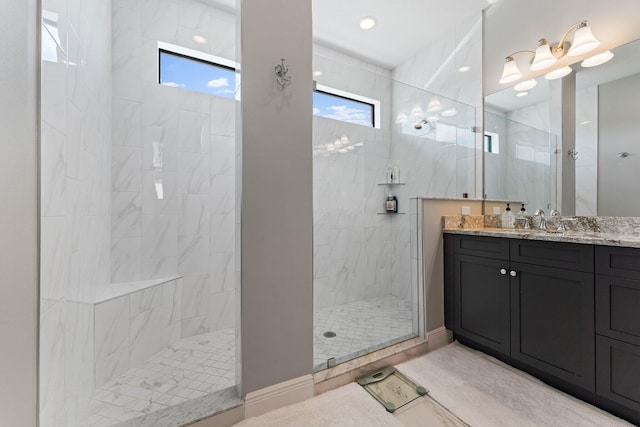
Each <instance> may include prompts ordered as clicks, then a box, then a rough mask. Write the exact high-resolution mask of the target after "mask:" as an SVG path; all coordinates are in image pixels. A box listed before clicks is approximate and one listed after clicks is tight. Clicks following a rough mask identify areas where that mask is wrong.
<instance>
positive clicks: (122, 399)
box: [80, 296, 415, 427]
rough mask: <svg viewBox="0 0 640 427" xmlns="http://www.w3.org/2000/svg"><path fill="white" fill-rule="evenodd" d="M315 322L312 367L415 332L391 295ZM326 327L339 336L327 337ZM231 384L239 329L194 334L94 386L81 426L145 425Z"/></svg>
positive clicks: (322, 314)
mask: <svg viewBox="0 0 640 427" xmlns="http://www.w3.org/2000/svg"><path fill="white" fill-rule="evenodd" d="M314 325H315V326H314V334H313V335H314V362H313V363H314V371H317V370H320V369H324V368H326V365H327V359H329V358H331V357H335V358H336V363H341V362H343V361H346V360H349V359H352V358H355V357H358V356H361V355H364V354H367V353H369V352H372V351H375V350H377V349H380V348H383V347H386V346H388V345H392V344H394V343H396V342H400V341H403V340H405V339H409V338H411V337H413V336H415V333H414V332H413V321H412V309H411V305H410V304H409V303H408V302H406V301H404V300H402V299H400V298H397V297H393V296H386V297H381V298H375V299H370V300H365V301H357V302H354V303H351V304H344V305H340V306H335V307H327V308H325V309H322V310H319V311H318V312H317V313H315V314H314ZM327 331H332V332H335V334H336V336H335V337H333V338H326V337H325V336H324V335H323V334H324V333H325V332H327ZM233 385H235V330H234V329H225V330H222V331H216V332H210V333H205V334H201V335H196V336H193V337H190V338H185V339H182V340H180V341H179V342H177V343H176V344H174V345H172V346H171V347H169V348H166V349H164V350H162V351H161V352H159V353H158V354H156V355H155V356H153V357H151V358H150V359H148V360H146V361H145V362H144V363H143V364H141V365H140V366H137V367H135V368H132V369H130V370H128V371H127V372H125V373H124V374H122V375H120V376H118V377H116V378H114V379H112V380H111V381H109V382H108V383H106V384H105V385H103V386H102V387H100V388H99V389H98V390H96V392H95V394H94V396H93V400H92V401H91V404H90V408H89V411H88V413H87V414H86V416H85V417H84V419H83V420H82V422H81V423H80V425H81V426H82V427H89V426H91V427H102V426H114V425H126V426H129V425H140V426H144V425H145V424H144V422H138V419H139V418H141V417H144V416H147V415H148V414H151V413H152V412H156V411H160V410H166V409H167V408H170V407H172V406H176V405H177V406H180V405H182V404H185V403H186V402H189V401H192V400H193V399H198V398H202V397H203V396H205V395H210V394H211V393H214V392H217V391H220V390H224V389H226V388H228V387H232V386H233ZM134 420H135V421H134ZM132 422H133V424H132Z"/></svg>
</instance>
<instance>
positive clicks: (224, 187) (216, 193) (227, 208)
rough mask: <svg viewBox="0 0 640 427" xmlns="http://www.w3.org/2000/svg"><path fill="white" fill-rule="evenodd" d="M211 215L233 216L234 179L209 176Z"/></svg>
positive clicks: (224, 176) (232, 177) (222, 176)
mask: <svg viewBox="0 0 640 427" xmlns="http://www.w3.org/2000/svg"><path fill="white" fill-rule="evenodd" d="M209 191H210V194H211V202H210V205H209V206H210V212H211V213H212V214H233V213H234V209H235V198H236V195H235V177H234V176H229V175H214V174H211V184H210V187H209Z"/></svg>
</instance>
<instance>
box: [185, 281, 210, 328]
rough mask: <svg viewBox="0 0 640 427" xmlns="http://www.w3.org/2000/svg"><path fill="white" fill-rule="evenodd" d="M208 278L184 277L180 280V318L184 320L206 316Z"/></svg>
mask: <svg viewBox="0 0 640 427" xmlns="http://www.w3.org/2000/svg"><path fill="white" fill-rule="evenodd" d="M209 294H210V288H209V276H208V275H202V276H184V277H183V279H182V317H183V320H184V319H189V318H194V317H202V316H208V315H209V314H210V312H211V307H210V301H209Z"/></svg>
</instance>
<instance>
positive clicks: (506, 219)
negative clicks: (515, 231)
mask: <svg viewBox="0 0 640 427" xmlns="http://www.w3.org/2000/svg"><path fill="white" fill-rule="evenodd" d="M501 220H502V228H514V227H515V225H516V216H515V215H514V214H513V212H511V207H510V206H509V203H507V208H506V209H505V210H504V212H503V213H502V216H501Z"/></svg>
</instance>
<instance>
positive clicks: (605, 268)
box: [595, 246, 640, 280]
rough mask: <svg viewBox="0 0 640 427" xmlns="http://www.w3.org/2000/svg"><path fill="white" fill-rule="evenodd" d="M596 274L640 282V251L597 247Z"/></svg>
mask: <svg viewBox="0 0 640 427" xmlns="http://www.w3.org/2000/svg"><path fill="white" fill-rule="evenodd" d="M595 264H596V274H606V275H607V276H617V277H624V278H627V279H636V280H640V249H637V248H618V247H612V246H598V247H596V262H595Z"/></svg>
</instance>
